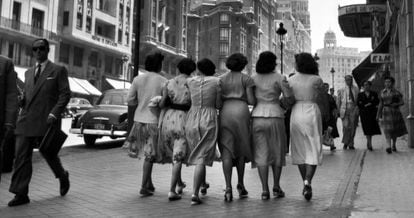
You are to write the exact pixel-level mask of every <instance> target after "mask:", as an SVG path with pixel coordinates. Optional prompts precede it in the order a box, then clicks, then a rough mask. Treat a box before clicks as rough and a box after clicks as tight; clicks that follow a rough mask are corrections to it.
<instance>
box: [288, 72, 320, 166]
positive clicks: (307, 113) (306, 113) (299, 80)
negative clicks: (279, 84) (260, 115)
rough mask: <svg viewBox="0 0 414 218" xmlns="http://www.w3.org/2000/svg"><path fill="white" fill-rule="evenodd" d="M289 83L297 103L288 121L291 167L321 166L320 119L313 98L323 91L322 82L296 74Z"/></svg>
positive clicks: (311, 76)
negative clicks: (293, 165)
mask: <svg viewBox="0 0 414 218" xmlns="http://www.w3.org/2000/svg"><path fill="white" fill-rule="evenodd" d="M288 81H289V85H290V86H291V87H292V90H293V94H294V95H295V99H296V103H295V105H294V106H293V108H292V115H291V118H290V143H291V147H292V151H291V152H292V163H293V164H296V165H298V164H309V165H320V164H321V163H322V116H321V112H320V110H319V107H318V105H317V104H316V97H317V95H318V94H319V93H320V92H322V90H323V82H322V79H321V78H320V77H319V76H317V75H309V74H302V73H296V74H295V75H294V76H292V77H290V78H289V80H288Z"/></svg>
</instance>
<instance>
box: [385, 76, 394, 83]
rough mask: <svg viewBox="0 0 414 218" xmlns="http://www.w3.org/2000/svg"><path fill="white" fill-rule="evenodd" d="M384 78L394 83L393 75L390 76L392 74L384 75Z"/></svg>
mask: <svg viewBox="0 0 414 218" xmlns="http://www.w3.org/2000/svg"><path fill="white" fill-rule="evenodd" d="M385 80H390V81H391V83H392V84H393V85H394V84H395V79H394V77H392V76H386V77H385V78H384V81H385Z"/></svg>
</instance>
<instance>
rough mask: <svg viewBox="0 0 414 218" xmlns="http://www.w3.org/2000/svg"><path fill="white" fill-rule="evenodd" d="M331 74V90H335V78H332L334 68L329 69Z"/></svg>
mask: <svg viewBox="0 0 414 218" xmlns="http://www.w3.org/2000/svg"><path fill="white" fill-rule="evenodd" d="M331 73H332V88H333V89H334V90H335V83H334V82H335V77H334V74H335V70H334V68H333V67H332V68H331Z"/></svg>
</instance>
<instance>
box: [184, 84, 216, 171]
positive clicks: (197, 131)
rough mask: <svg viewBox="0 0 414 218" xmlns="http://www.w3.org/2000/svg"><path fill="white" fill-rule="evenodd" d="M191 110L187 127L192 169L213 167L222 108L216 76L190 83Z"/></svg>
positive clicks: (189, 159)
mask: <svg viewBox="0 0 414 218" xmlns="http://www.w3.org/2000/svg"><path fill="white" fill-rule="evenodd" d="M187 84H188V87H189V89H190V94H191V109H190V111H189V112H188V114H187V121H186V124H185V131H186V138H187V142H188V147H189V151H190V154H189V156H188V159H187V164H189V165H200V164H202V165H207V166H212V165H213V161H214V159H215V155H216V142H217V135H218V119H217V109H218V108H219V107H220V105H221V91H220V80H219V78H217V77H213V76H196V77H193V78H189V79H188V81H187Z"/></svg>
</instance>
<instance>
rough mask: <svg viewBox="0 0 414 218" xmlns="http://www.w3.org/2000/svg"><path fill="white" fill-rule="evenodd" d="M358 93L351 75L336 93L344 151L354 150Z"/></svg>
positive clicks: (347, 76) (346, 77)
mask: <svg viewBox="0 0 414 218" xmlns="http://www.w3.org/2000/svg"><path fill="white" fill-rule="evenodd" d="M358 93H359V89H358V87H356V86H355V85H353V78H352V76H351V75H346V76H345V87H344V88H342V89H340V90H339V91H338V100H337V105H338V109H339V116H340V117H341V119H342V127H343V132H342V134H343V137H342V143H344V147H343V148H344V149H347V148H349V149H352V150H353V149H355V147H354V138H355V133H356V128H357V126H358V106H357V102H358V99H357V98H358Z"/></svg>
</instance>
